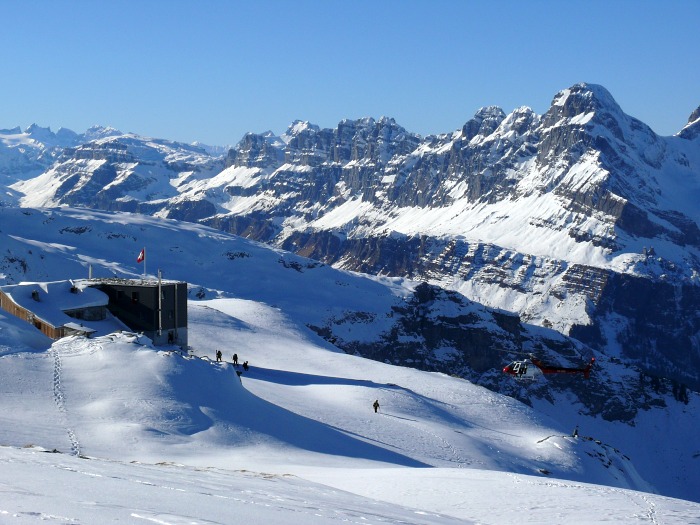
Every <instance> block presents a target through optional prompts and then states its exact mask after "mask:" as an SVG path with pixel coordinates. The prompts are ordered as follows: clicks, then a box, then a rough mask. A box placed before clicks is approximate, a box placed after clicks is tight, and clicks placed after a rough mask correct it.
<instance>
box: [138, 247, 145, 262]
mask: <svg viewBox="0 0 700 525" xmlns="http://www.w3.org/2000/svg"><path fill="white" fill-rule="evenodd" d="M145 258H146V248H144V249H143V250H141V253H139V256H138V257H137V258H136V262H137V263H140V262H143V261H144V259H145Z"/></svg>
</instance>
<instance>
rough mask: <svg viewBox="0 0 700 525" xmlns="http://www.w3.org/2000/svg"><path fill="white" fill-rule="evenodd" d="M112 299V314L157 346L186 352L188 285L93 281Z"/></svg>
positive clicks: (155, 282)
mask: <svg viewBox="0 0 700 525" xmlns="http://www.w3.org/2000/svg"><path fill="white" fill-rule="evenodd" d="M91 286H94V287H95V288H98V289H99V290H102V291H103V292H104V293H105V294H107V296H108V297H109V303H108V305H107V308H108V309H109V311H110V312H111V313H112V314H113V315H114V316H115V317H117V318H118V319H120V320H121V321H122V322H123V323H124V324H126V325H127V326H128V327H129V328H130V329H131V330H134V331H136V332H143V334H144V335H146V336H147V337H149V338H150V339H151V340H153V344H155V345H164V344H176V345H178V346H180V347H182V348H183V349H187V283H184V282H174V281H163V282H159V281H157V280H132V279H116V278H115V279H93V280H92V283H91Z"/></svg>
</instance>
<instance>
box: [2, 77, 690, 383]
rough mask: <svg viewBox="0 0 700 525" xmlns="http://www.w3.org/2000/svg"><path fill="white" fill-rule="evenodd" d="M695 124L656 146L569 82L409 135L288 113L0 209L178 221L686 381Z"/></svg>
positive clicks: (92, 160) (76, 159)
mask: <svg viewBox="0 0 700 525" xmlns="http://www.w3.org/2000/svg"><path fill="white" fill-rule="evenodd" d="M698 129H700V118H699V114H698V111H697V110H696V111H695V112H694V113H693V114H692V115H691V116H690V119H689V121H688V123H687V125H685V127H683V129H682V130H681V131H680V132H679V133H678V134H677V135H675V136H673V137H660V136H657V135H656V134H655V133H654V132H653V131H652V130H651V129H650V128H649V127H648V126H646V125H645V124H643V123H642V122H640V121H639V120H637V119H635V118H633V117H630V116H629V115H626V114H625V113H624V112H623V111H622V110H621V108H620V107H619V105H618V104H617V103H616V102H615V100H614V99H613V97H612V96H611V95H610V93H609V92H608V91H607V90H605V88H603V87H602V86H597V85H591V84H577V85H574V86H572V87H570V88H568V89H564V90H562V91H561V92H559V93H557V94H556V95H555V96H554V98H553V101H552V105H551V107H550V109H549V110H548V111H547V112H546V113H545V114H543V115H538V114H536V113H535V112H533V111H532V110H531V109H529V108H526V107H522V108H519V109H516V110H515V111H513V112H512V113H510V114H508V115H506V114H505V112H504V111H503V110H502V109H500V108H497V107H487V108H482V109H480V110H479V111H478V112H477V113H476V114H475V116H474V117H473V118H472V119H470V120H469V121H467V123H466V124H465V125H464V126H463V127H462V129H459V130H456V131H454V132H451V133H446V134H443V135H437V136H429V137H421V136H419V135H417V134H415V133H411V132H409V131H407V130H405V129H404V128H402V127H401V126H400V125H398V124H397V123H396V122H395V121H394V120H393V119H391V118H384V117H383V118H381V119H379V120H374V119H372V118H365V119H359V120H353V121H351V120H346V121H342V122H340V123H339V124H338V126H337V127H336V128H334V129H321V128H319V127H318V126H315V125H313V124H310V123H308V122H295V123H293V124H292V125H291V126H290V127H289V129H288V130H287V131H286V132H285V133H284V134H282V135H281V136H275V135H274V134H272V133H270V132H268V133H263V134H247V135H246V136H245V137H243V139H242V140H241V141H240V142H239V143H238V144H237V145H236V146H235V147H234V148H232V149H231V150H229V152H228V154H227V155H226V156H225V157H220V156H219V157H217V156H212V155H211V154H210V153H209V151H207V150H205V149H204V148H201V147H198V146H192V145H186V144H179V143H175V142H172V141H167V140H157V139H148V138H144V137H138V136H135V135H133V134H121V135H120V134H111V133H110V134H105V136H101V137H100V138H96V139H95V140H88V141H85V142H83V143H81V144H79V145H73V146H71V147H67V148H64V149H63V150H62V151H61V152H60V154H59V153H56V156H55V162H53V163H52V164H50V166H47V168H46V169H45V170H44V171H43V172H42V173H41V174H40V175H38V176H36V177H33V178H26V177H24V178H20V177H17V181H16V182H14V183H12V184H11V185H10V187H9V188H8V192H7V196H6V200H10V201H14V202H19V203H20V205H21V206H26V207H46V206H66V205H67V206H85V207H91V208H99V209H105V210H118V211H131V212H138V213H143V214H147V215H153V216H157V217H166V218H174V219H180V220H186V221H192V222H198V223H202V224H205V225H209V226H213V227H215V228H218V229H220V230H223V231H226V232H231V233H235V234H238V235H242V236H245V237H249V238H252V239H255V240H259V241H263V242H267V243H271V244H272V245H275V246H277V247H281V248H284V249H286V250H289V251H292V252H295V253H298V254H300V255H304V256H308V257H311V258H313V259H316V260H318V261H322V262H325V263H328V264H332V265H333V266H335V267H338V268H345V269H351V270H358V271H362V272H366V273H371V274H376V275H387V276H398V277H408V278H411V279H414V280H420V281H425V282H427V283H430V284H433V285H437V286H439V287H441V288H443V289H446V290H453V291H456V292H458V293H460V294H462V295H463V296H465V297H467V298H469V299H471V300H474V301H477V302H479V303H482V304H484V305H486V306H489V307H492V308H496V309H500V310H503V311H506V312H511V313H515V314H517V315H518V316H520V319H521V320H522V321H524V322H526V323H528V324H532V325H538V326H542V327H547V328H553V329H555V330H557V331H559V332H561V333H562V334H565V335H571V336H574V337H575V338H577V339H578V340H580V341H582V342H583V343H585V344H586V345H588V346H590V347H592V348H594V349H596V350H599V351H602V352H604V353H606V354H607V355H610V356H615V357H617V358H620V359H624V360H628V361H630V362H633V363H636V364H637V365H639V366H641V367H642V368H643V369H644V370H645V371H646V372H648V373H650V374H654V375H657V376H660V377H668V378H672V379H674V380H676V381H678V382H681V383H685V384H687V385H689V386H691V387H692V388H695V389H700V373H699V372H698V371H700V340H699V339H698V337H697V334H698V333H700V321H699V316H698V315H697V311H698V310H699V309H700V288H698V286H699V282H700V281H699V279H698V276H699V275H700V228H699V226H698V225H699V224H700V207H698V205H697V203H698V202H700V138H698V135H699V133H698ZM16 135H17V133H15V136H16ZM57 135H58V134H57Z"/></svg>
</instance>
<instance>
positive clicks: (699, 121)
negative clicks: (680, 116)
mask: <svg viewBox="0 0 700 525" xmlns="http://www.w3.org/2000/svg"><path fill="white" fill-rule="evenodd" d="M678 136H679V137H681V138H684V139H687V140H693V139H696V138H698V137H700V106H698V107H697V108H696V109H695V111H693V112H692V113H691V114H690V117H688V124H686V126H685V127H684V128H683V129H682V130H681V131H680V132H679V133H678Z"/></svg>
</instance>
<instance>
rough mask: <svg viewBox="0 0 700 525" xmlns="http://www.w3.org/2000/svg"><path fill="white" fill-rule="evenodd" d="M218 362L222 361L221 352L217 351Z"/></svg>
mask: <svg viewBox="0 0 700 525" xmlns="http://www.w3.org/2000/svg"><path fill="white" fill-rule="evenodd" d="M216 360H217V361H221V350H217V351H216Z"/></svg>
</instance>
